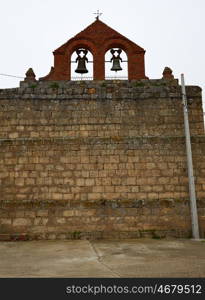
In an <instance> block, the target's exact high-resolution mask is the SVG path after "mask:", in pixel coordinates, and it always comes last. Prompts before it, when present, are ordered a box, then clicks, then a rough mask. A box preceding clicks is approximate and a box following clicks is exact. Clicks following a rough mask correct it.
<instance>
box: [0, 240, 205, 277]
mask: <svg viewBox="0 0 205 300" xmlns="http://www.w3.org/2000/svg"><path fill="white" fill-rule="evenodd" d="M0 257H1V259H0V277H1V278H2V277H68V278H71V277H205V242H202V241H197V242H196V241H192V240H182V239H180V240H152V239H137V240H120V241H119V240H116V241H113V240H112V241H111V240H107V241H105V240H103V241H102V240H99V241H86V240H74V241H29V242H1V243H0Z"/></svg>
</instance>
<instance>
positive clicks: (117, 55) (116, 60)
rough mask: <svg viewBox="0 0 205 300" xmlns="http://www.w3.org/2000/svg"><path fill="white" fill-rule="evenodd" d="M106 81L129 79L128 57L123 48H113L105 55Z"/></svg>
mask: <svg viewBox="0 0 205 300" xmlns="http://www.w3.org/2000/svg"><path fill="white" fill-rule="evenodd" d="M105 79H106V80H109V79H110V80H112V79H121V80H127V79H128V57H127V54H126V52H125V51H124V50H122V49H121V48H111V49H109V50H108V51H107V52H106V53H105Z"/></svg>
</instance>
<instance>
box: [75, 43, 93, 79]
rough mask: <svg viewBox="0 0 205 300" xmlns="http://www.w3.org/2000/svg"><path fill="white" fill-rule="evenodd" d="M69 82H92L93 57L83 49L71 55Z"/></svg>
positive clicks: (80, 48)
mask: <svg viewBox="0 0 205 300" xmlns="http://www.w3.org/2000/svg"><path fill="white" fill-rule="evenodd" d="M71 80H93V55H92V53H91V52H90V51H89V50H88V49H86V48H83V47H79V48H77V49H76V50H75V51H74V52H73V53H72V55H71Z"/></svg>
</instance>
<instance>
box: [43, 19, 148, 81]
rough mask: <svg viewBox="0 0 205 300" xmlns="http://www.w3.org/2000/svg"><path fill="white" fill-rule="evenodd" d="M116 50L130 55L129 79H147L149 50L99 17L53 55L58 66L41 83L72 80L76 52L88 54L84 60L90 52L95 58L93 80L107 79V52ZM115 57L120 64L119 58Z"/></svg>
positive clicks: (55, 64)
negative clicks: (72, 57) (146, 68)
mask: <svg viewBox="0 0 205 300" xmlns="http://www.w3.org/2000/svg"><path fill="white" fill-rule="evenodd" d="M113 48H119V49H118V52H119V51H121V50H123V51H125V53H126V55H127V58H128V80H133V79H135V80H138V79H145V78H147V77H146V76H145V66H144V54H145V50H144V49H143V48H141V47H140V46H138V45H137V44H135V43H133V42H132V41H130V40H129V39H128V38H126V37H125V36H123V35H122V34H120V33H118V32H117V31H115V30H114V29H112V28H111V27H109V26H108V25H106V24H105V23H103V22H102V21H101V20H99V17H98V16H97V18H96V21H95V22H93V23H92V24H91V25H89V26H88V27H87V28H85V29H84V30H83V31H81V32H80V33H78V34H77V35H76V36H74V37H73V38H71V39H70V40H68V41H67V42H66V43H65V44H63V45H62V46H60V47H59V48H58V49H56V50H55V51H54V52H53V54H54V67H51V70H50V72H49V74H48V75H47V76H45V77H42V78H40V79H39V80H71V56H72V54H73V53H74V52H75V51H76V53H79V52H80V51H84V53H85V55H84V57H85V56H86V53H87V51H90V52H91V53H92V55H93V79H94V80H104V79H105V53H106V52H107V51H108V50H111V51H113ZM82 49H83V50H82ZM116 51H117V50H116ZM119 53H120V52H119ZM78 57H79V58H80V56H78ZM118 57H119V59H120V56H118ZM113 58H114V59H115V60H116V62H117V57H116V56H113ZM85 59H87V58H85ZM79 73H80V72H79Z"/></svg>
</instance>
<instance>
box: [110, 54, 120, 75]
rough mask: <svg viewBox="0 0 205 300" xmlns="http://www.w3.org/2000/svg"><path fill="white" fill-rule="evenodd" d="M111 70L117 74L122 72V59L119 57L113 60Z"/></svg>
mask: <svg viewBox="0 0 205 300" xmlns="http://www.w3.org/2000/svg"><path fill="white" fill-rule="evenodd" d="M110 70H111V71H115V72H117V71H121V70H122V68H121V66H120V58H118V57H115V58H113V65H112V68H111V69H110Z"/></svg>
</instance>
